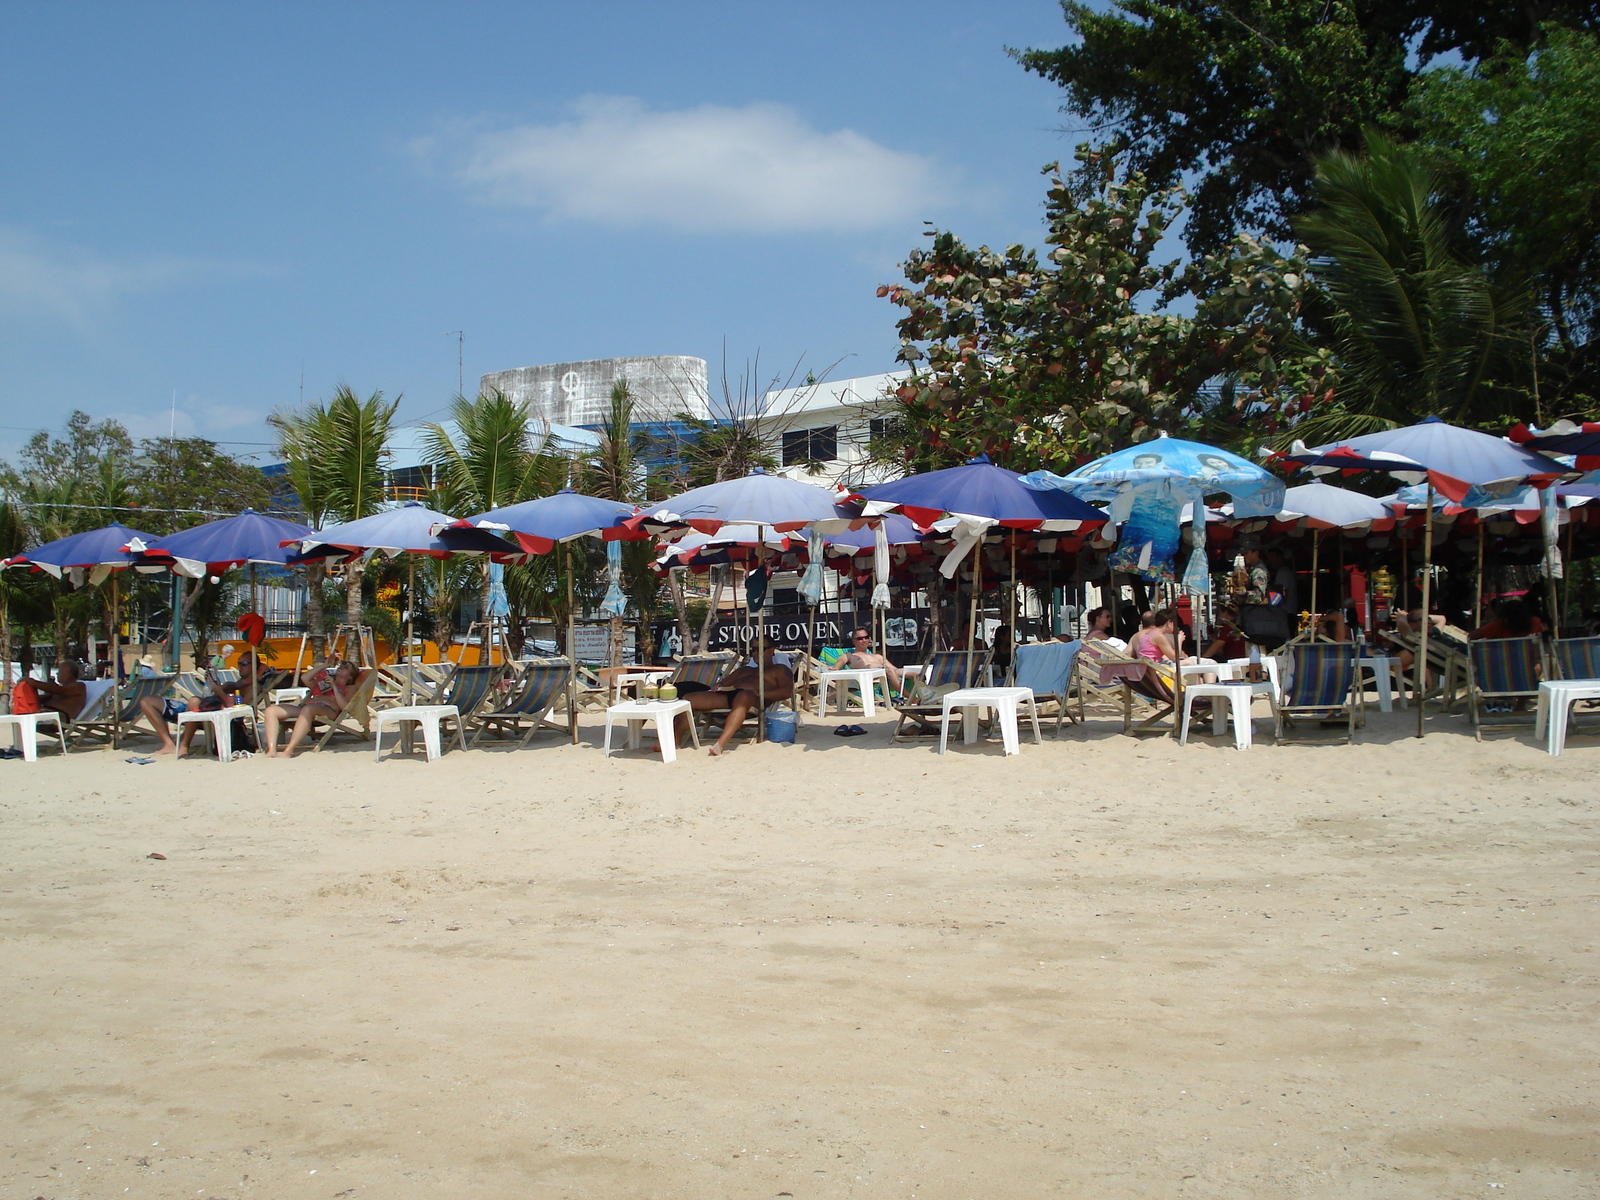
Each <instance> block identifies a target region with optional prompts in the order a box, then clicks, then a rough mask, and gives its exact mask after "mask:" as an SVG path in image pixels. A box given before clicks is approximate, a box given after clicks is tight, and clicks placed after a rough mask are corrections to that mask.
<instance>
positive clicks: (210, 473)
mask: <svg viewBox="0 0 1600 1200" xmlns="http://www.w3.org/2000/svg"><path fill="white" fill-rule="evenodd" d="M117 461H118V460H116V459H106V460H103V467H102V470H104V466H105V465H108V464H111V463H116V462H117ZM127 480H128V487H129V489H130V490H131V492H132V493H133V495H134V496H135V497H137V501H136V502H137V504H138V506H139V507H140V508H144V509H147V510H149V511H148V512H147V513H146V514H141V515H140V517H139V523H140V525H141V527H142V528H144V529H146V530H147V531H148V532H150V533H169V532H173V531H176V530H179V529H186V528H188V527H189V526H192V525H200V524H204V523H205V522H206V521H212V520H215V519H216V518H217V515H218V514H221V515H226V516H232V515H234V514H236V513H240V512H243V511H244V510H245V509H247V508H254V509H258V510H259V509H265V508H267V507H269V506H270V504H271V499H272V493H271V489H270V487H269V486H268V483H267V477H266V476H265V475H263V474H262V473H261V469H260V468H259V467H257V466H254V465H253V464H251V463H246V462H240V461H239V460H238V459H236V458H234V457H233V456H232V455H231V454H228V453H227V452H226V451H224V450H221V449H219V448H218V446H217V444H216V443H215V442H213V441H210V440H208V439H206V438H198V437H183V438H171V437H164V438H146V439H145V440H144V441H142V442H140V443H139V448H138V453H137V455H136V457H135V458H134V460H133V462H132V463H131V465H130V468H129V470H128V472H127ZM101 486H102V487H103V488H104V487H109V486H110V480H107V479H104V478H102V485H101ZM130 523H131V522H130Z"/></svg>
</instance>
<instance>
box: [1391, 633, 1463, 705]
mask: <svg viewBox="0 0 1600 1200" xmlns="http://www.w3.org/2000/svg"><path fill="white" fill-rule="evenodd" d="M1384 636H1385V637H1386V638H1388V639H1389V641H1390V642H1392V643H1393V644H1394V645H1396V646H1398V647H1399V648H1400V649H1402V650H1406V651H1409V652H1410V653H1411V655H1412V658H1413V661H1414V660H1415V656H1416V654H1417V649H1418V647H1419V645H1420V644H1421V641H1422V639H1421V638H1420V637H1418V636H1417V635H1416V634H1405V633H1400V632H1398V631H1396V632H1393V633H1386V634H1384ZM1467 644H1468V641H1467V638H1466V635H1465V634H1463V633H1462V632H1461V631H1460V630H1456V631H1455V633H1454V634H1451V633H1449V632H1447V631H1446V630H1444V629H1432V630H1429V632H1428V670H1429V671H1430V672H1432V673H1433V674H1434V675H1437V676H1438V677H1439V682H1438V684H1437V685H1434V686H1430V687H1429V688H1428V691H1427V696H1426V697H1425V698H1426V699H1429V700H1437V701H1439V705H1440V708H1441V709H1442V710H1443V711H1444V712H1450V711H1451V710H1452V709H1453V708H1455V706H1456V694H1457V692H1458V691H1464V690H1465V689H1466V686H1467V655H1466V652H1465V649H1464V647H1465V646H1466V645H1467ZM1415 679H1416V668H1415V667H1414V666H1413V668H1412V669H1411V670H1409V671H1407V672H1405V679H1404V680H1402V681H1401V682H1402V683H1407V682H1410V683H1412V684H1413V687H1412V691H1413V692H1415V690H1416V688H1415V686H1414V681H1415Z"/></svg>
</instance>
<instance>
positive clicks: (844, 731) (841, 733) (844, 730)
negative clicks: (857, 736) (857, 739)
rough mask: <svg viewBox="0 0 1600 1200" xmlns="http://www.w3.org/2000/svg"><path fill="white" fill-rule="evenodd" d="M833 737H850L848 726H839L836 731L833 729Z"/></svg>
mask: <svg viewBox="0 0 1600 1200" xmlns="http://www.w3.org/2000/svg"><path fill="white" fill-rule="evenodd" d="M833 736H834V737H850V736H851V733H850V726H848V725H840V726H839V727H838V728H837V729H835V730H834V731H833Z"/></svg>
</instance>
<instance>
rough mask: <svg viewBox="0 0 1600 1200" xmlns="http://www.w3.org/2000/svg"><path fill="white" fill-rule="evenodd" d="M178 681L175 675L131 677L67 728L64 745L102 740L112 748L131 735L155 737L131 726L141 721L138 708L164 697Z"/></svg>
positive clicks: (152, 732) (141, 713) (86, 710)
mask: <svg viewBox="0 0 1600 1200" xmlns="http://www.w3.org/2000/svg"><path fill="white" fill-rule="evenodd" d="M177 680H178V676H177V675H135V676H133V677H132V678H131V679H128V680H127V681H126V682H124V683H123V685H122V686H121V687H120V688H116V689H112V691H111V692H110V694H108V695H106V696H105V698H104V699H103V700H102V701H101V702H100V704H98V705H97V706H95V708H94V709H93V710H92V711H91V710H90V708H89V707H88V706H87V705H86V706H85V707H84V711H83V713H82V714H81V715H80V716H79V717H78V719H77V720H76V721H71V722H69V723H68V724H67V729H66V739H67V743H68V744H69V745H73V746H76V745H78V744H79V743H80V742H83V741H85V740H86V739H90V738H103V739H104V740H105V741H106V742H107V743H108V744H109V745H112V746H115V745H118V744H119V743H120V742H121V740H122V739H123V738H124V737H126V736H127V735H128V734H130V733H147V734H149V735H150V736H151V737H155V730H153V729H150V728H149V727H148V726H146V725H135V724H134V722H136V721H142V720H143V719H144V713H143V712H142V711H141V710H140V708H139V704H140V702H141V701H142V700H144V699H145V697H147V696H165V695H166V694H167V692H168V691H169V690H171V689H172V688H173V686H174V685H175V684H176V682H177Z"/></svg>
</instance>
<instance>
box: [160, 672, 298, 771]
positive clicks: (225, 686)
mask: <svg viewBox="0 0 1600 1200" xmlns="http://www.w3.org/2000/svg"><path fill="white" fill-rule="evenodd" d="M252 674H253V675H254V676H255V679H256V684H257V686H258V687H260V686H261V685H263V684H265V682H266V681H267V679H268V678H269V677H270V676H271V674H272V668H270V667H266V666H264V665H262V663H261V662H260V661H259V660H258V659H257V657H256V655H255V654H254V653H253V652H251V651H246V652H245V653H243V654H241V655H240V656H239V678H238V679H236V680H234V681H233V682H231V683H218V682H217V679H216V676H215V675H208V676H207V679H206V682H207V683H209V684H210V685H211V695H209V696H192V697H190V698H189V699H188V700H174V699H168V698H163V697H160V696H146V697H145V698H144V699H143V700H141V701H139V711H140V712H142V713H143V714H144V717H145V720H147V721H149V722H150V728H151V729H153V730H155V732H156V736H157V737H158V738H160V739H161V745H160V747H159V748H158V749H157V750H156V753H157V754H176V755H177V756H178V757H179V758H182V757H183V756H184V755H185V754H187V753H189V743H191V742H193V741H194V735H195V734H196V733H197V732H199V730H200V726H199V725H198V724H196V723H193V722H191V723H189V724H187V725H185V726H184V727H183V735H182V737H181V739H180V740H179V742H178V743H177V744H174V743H173V740H172V734H171V733H170V732H168V730H167V726H168V725H169V724H172V723H174V722H176V721H177V719H178V714H180V713H184V712H220V711H221V710H222V709H223V708H225V707H226V706H227V705H229V704H234V703H239V701H236V700H231V699H230V698H229V697H230V696H239V697H243V698H244V699H245V700H248V699H249V695H250V693H249V688H250V678H251V675H252Z"/></svg>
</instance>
